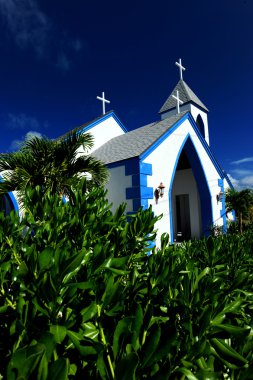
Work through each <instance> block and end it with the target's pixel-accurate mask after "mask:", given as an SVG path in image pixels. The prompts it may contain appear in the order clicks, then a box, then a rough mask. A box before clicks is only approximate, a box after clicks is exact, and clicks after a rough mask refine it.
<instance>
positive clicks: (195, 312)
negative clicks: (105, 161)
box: [0, 182, 253, 380]
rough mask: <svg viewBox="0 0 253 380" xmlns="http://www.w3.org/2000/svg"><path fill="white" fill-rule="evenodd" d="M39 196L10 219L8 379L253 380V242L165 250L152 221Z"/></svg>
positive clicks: (84, 201) (5, 322)
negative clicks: (155, 245)
mask: <svg viewBox="0 0 253 380" xmlns="http://www.w3.org/2000/svg"><path fill="white" fill-rule="evenodd" d="M104 195H105V194H104V192H103V190H101V189H94V190H92V191H91V192H87V191H86V184H85V182H83V183H82V185H81V186H80V189H79V190H78V191H75V192H74V196H73V204H70V203H65V204H64V203H63V202H62V201H61V200H60V199H59V197H58V196H57V195H56V196H46V197H44V198H41V197H40V191H39V189H36V190H28V191H27V195H26V198H27V205H26V209H27V212H26V215H25V216H24V218H23V219H22V221H21V222H20V221H19V218H18V216H17V215H15V214H14V213H12V214H11V215H10V216H9V217H4V216H3V215H2V214H1V215H0V219H1V223H0V249H1V266H0V342H1V343H0V368H1V370H0V373H1V374H2V375H3V376H4V378H6V379H7V380H15V379H22V378H23V379H40V380H46V379H48V380H54V379H57V380H59V379H60V380H61V379H63V380H64V379H83V378H87V379H89V378H94V379H106V380H107V379H113V378H115V379H121V380H124V379H126V380H128V379H129V380H131V379H154V380H155V379H161V380H165V379H183V378H188V379H223V378H224V379H225V378H231V379H234V378H236V379H241V380H243V379H249V378H251V377H250V376H252V375H251V373H252V372H253V371H252V369H253V363H252V348H253V333H252V308H253V293H252V281H253V271H252V265H253V264H252V248H253V234H252V232H250V231H249V232H248V233H246V234H243V235H241V236H240V237H238V236H235V235H233V236H221V237H218V238H208V239H206V240H203V241H196V242H189V243H185V244H182V245H181V246H176V245H175V246H171V245H169V243H168V241H169V239H168V236H167V235H163V236H162V240H161V249H160V250H159V251H156V248H153V250H152V255H150V256H148V255H147V252H148V251H149V250H150V249H151V248H150V242H152V241H154V239H155V232H154V224H155V222H156V220H157V218H155V217H154V216H153V213H152V210H151V209H149V210H145V211H140V212H138V213H137V214H136V215H135V216H128V217H127V216H125V213H124V211H125V210H124V207H123V206H120V207H119V209H118V210H117V212H116V213H115V214H112V212H111V210H110V207H109V205H108V203H107V201H106V200H105V197H104Z"/></svg>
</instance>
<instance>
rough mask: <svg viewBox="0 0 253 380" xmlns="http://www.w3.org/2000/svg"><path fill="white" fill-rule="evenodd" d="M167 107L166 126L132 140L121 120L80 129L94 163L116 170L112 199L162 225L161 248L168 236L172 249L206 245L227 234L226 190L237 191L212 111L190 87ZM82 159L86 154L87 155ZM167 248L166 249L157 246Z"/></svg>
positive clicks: (111, 116) (181, 88)
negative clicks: (214, 232) (149, 213)
mask: <svg viewBox="0 0 253 380" xmlns="http://www.w3.org/2000/svg"><path fill="white" fill-rule="evenodd" d="M176 64H177V66H179V69H180V80H179V82H178V83H177V85H176V86H175V88H174V89H173V91H172V92H171V94H170V95H169V97H168V98H167V100H166V101H165V103H164V104H163V105H162V107H161V109H160V111H159V114H160V120H158V121H156V122H152V123H150V124H148V125H145V126H142V127H140V128H137V129H135V130H132V131H130V132H128V131H127V129H126V128H125V127H124V125H123V124H122V123H121V121H120V120H119V118H118V117H117V115H116V114H115V113H114V112H113V111H110V112H107V113H105V102H107V103H108V101H107V100H106V99H105V98H104V93H103V94H102V95H103V96H102V98H100V97H98V99H99V100H101V101H102V102H103V115H102V116H100V117H98V118H97V119H95V120H93V121H91V122H88V123H86V124H84V125H82V126H81V127H79V128H77V130H78V131H79V132H80V133H82V132H83V133H84V132H89V133H91V134H92V135H93V136H94V142H95V143H94V147H93V149H92V151H91V155H93V156H94V157H96V158H97V159H99V160H101V161H103V162H104V163H105V164H106V166H107V167H108V170H109V173H110V180H109V182H108V184H107V190H108V194H107V196H108V199H109V202H110V203H111V204H112V209H113V210H115V209H116V208H117V206H118V205H119V204H121V203H125V204H126V212H128V213H135V212H136V211H137V210H138V209H139V208H140V207H142V208H143V209H147V208H149V207H150V206H151V207H152V210H153V212H154V214H155V215H162V217H161V218H160V220H159V221H158V222H157V225H156V228H157V231H158V236H157V242H159V241H160V236H161V235H162V234H163V233H164V232H166V233H168V234H169V235H170V240H171V242H180V241H183V240H189V239H199V238H201V237H203V236H207V235H208V234H210V231H211V229H212V228H213V227H215V226H219V227H221V228H222V229H223V230H224V231H226V229H227V215H226V204H225V195H224V194H225V190H226V189H227V188H228V187H232V184H231V183H230V180H229V178H228V177H227V175H226V173H225V172H224V171H223V170H222V168H221V166H220V164H219V163H218V162H217V160H216V158H215V157H214V155H213V153H212V151H211V149H210V146H209V129H208V109H207V108H206V106H205V105H204V104H203V103H202V101H201V100H200V99H199V98H198V97H197V96H196V94H195V93H194V92H193V91H192V90H191V89H190V87H189V86H188V85H187V84H186V82H185V81H184V80H183V75H182V73H183V70H184V67H183V66H182V63H181V60H179V62H176ZM79 154H82V149H80V151H79ZM157 245H158V246H159V243H158V244H157Z"/></svg>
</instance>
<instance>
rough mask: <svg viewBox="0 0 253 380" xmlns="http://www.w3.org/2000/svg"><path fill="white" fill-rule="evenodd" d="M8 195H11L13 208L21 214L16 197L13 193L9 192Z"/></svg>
mask: <svg viewBox="0 0 253 380" xmlns="http://www.w3.org/2000/svg"><path fill="white" fill-rule="evenodd" d="M8 195H9V197H10V198H11V201H12V205H13V207H14V210H15V211H17V212H18V213H19V207H18V202H17V200H16V198H15V197H14V195H13V193H12V192H9V193H8Z"/></svg>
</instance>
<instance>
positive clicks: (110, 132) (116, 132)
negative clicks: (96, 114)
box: [78, 116, 125, 154]
mask: <svg viewBox="0 0 253 380" xmlns="http://www.w3.org/2000/svg"><path fill="white" fill-rule="evenodd" d="M87 133H90V134H91V135H92V136H93V137H94V146H93V148H92V149H91V150H89V152H88V153H89V154H90V153H92V152H94V150H96V149H98V148H99V147H100V146H102V145H103V144H105V143H106V142H107V141H109V140H111V139H112V138H114V137H116V136H120V135H123V134H124V133H125V132H124V131H123V129H122V128H121V126H120V125H119V124H118V123H117V121H116V120H115V119H114V118H113V116H110V117H109V118H108V119H105V120H101V122H100V123H99V124H97V125H95V126H94V127H92V128H91V129H89V130H87ZM78 152H79V153H83V148H82V147H80V149H79V150H78Z"/></svg>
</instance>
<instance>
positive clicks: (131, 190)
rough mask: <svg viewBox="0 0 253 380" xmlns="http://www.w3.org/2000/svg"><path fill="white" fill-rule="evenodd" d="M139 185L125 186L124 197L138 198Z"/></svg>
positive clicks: (139, 195)
mask: <svg viewBox="0 0 253 380" xmlns="http://www.w3.org/2000/svg"><path fill="white" fill-rule="evenodd" d="M140 197H141V194H140V187H139V186H138V187H127V188H126V199H135V198H137V199H140Z"/></svg>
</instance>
